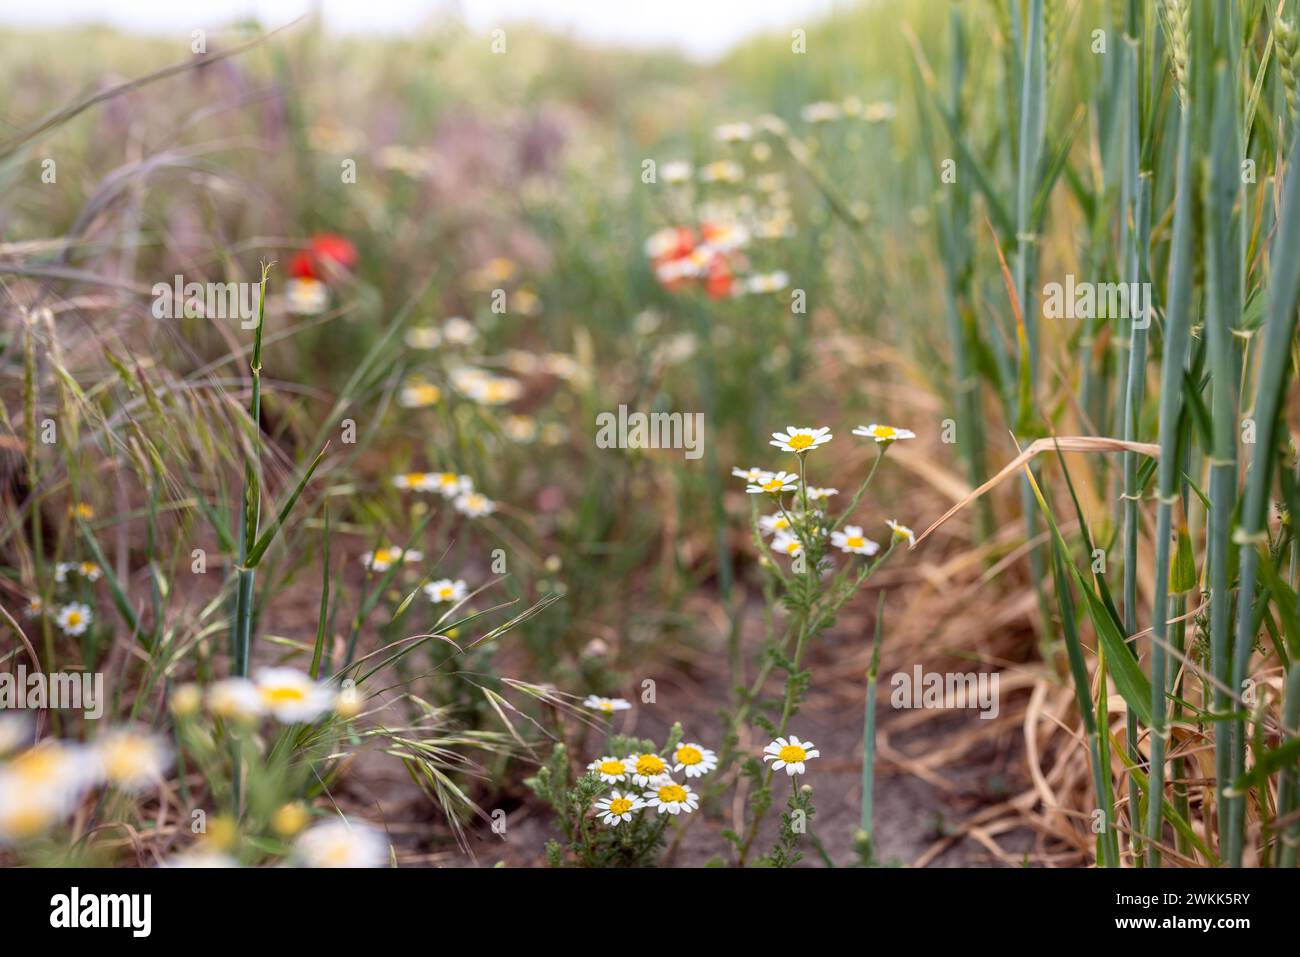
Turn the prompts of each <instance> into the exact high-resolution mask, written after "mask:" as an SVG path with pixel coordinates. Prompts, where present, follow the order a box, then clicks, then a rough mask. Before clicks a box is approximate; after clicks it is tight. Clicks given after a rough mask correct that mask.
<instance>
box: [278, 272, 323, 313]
mask: <svg viewBox="0 0 1300 957" xmlns="http://www.w3.org/2000/svg"><path fill="white" fill-rule="evenodd" d="M284 297H285V303H286V305H287V307H288V309H289V311H290V312H292V313H293V314H294V315H298V316H314V315H316V314H317V313H318V312H321V311H322V310H323V309H324V308H325V307H326V306H327V305H329V301H330V291H329V290H328V289H327V288H326V287H325V284H324V283H323V282H321V281H320V280H319V279H312V278H310V277H308V276H300V277H295V278H293V279H290V280H289V283H288V285H286V286H285V287H284Z"/></svg>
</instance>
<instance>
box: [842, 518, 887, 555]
mask: <svg viewBox="0 0 1300 957" xmlns="http://www.w3.org/2000/svg"><path fill="white" fill-rule="evenodd" d="M831 544H832V545H834V546H835V547H836V548H838V549H839V550H840V551H842V552H851V553H853V554H854V555H874V554H876V552H878V551H880V545H879V544H878V543H876V542H873V541H872V540H871V539H869V538H867V537H866V536H865V535H864V534H863V533H862V527H861V526H859V525H845V526H844V529H843V531H838V532H831Z"/></svg>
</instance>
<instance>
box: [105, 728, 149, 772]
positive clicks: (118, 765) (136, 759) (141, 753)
mask: <svg viewBox="0 0 1300 957" xmlns="http://www.w3.org/2000/svg"><path fill="white" fill-rule="evenodd" d="M149 753H150V752H149V745H148V743H147V742H145V741H142V740H139V739H137V738H122V739H119V740H117V741H113V742H112V743H110V744H109V745H108V747H107V748H106V749H105V753H104V768H105V770H107V771H108V776H109V777H110V778H112V779H114V780H121V779H122V778H129V777H131V776H132V775H133V774H135V773H136V771H137V770H139V769H141V768H143V767H145V766H147V764H148V760H149Z"/></svg>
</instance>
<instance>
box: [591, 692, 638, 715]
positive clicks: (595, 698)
mask: <svg viewBox="0 0 1300 957" xmlns="http://www.w3.org/2000/svg"><path fill="white" fill-rule="evenodd" d="M582 706H583V707H584V708H590V709H591V710H592V711H600V712H603V713H605V714H613V713H614V712H615V711H626V710H628V708H630V707H632V706H631V705H630V704H628V703H627V702H626V701H624V700H623V699H622V698H602V697H601V696H600V695H594V694H589V695H587V697H586V698H584V699H583V700H582Z"/></svg>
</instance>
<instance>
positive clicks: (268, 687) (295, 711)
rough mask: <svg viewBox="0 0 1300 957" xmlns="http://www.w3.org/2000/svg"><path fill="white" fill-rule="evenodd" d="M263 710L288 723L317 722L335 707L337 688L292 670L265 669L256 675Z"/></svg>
mask: <svg viewBox="0 0 1300 957" xmlns="http://www.w3.org/2000/svg"><path fill="white" fill-rule="evenodd" d="M256 684H257V693H258V695H259V696H260V697H261V701H262V707H263V708H265V709H266V711H267V712H268V713H269V714H270V715H271V716H272V717H273V718H275V719H276V720H277V721H283V722H284V723H285V724H296V723H299V722H308V721H315V720H316V719H317V718H319V717H320V716H321V715H322V714H324V713H325V712H327V711H329V710H330V709H331V708H333V707H334V695H335V692H334V689H333V688H332V687H330V686H329V685H327V684H325V683H324V682H322V681H316V680H315V679H313V678H312V677H311V675H308V674H306V673H305V672H302V671H295V670H294V669H293V668H262V669H261V670H259V671H258V673H257V676H256Z"/></svg>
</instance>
